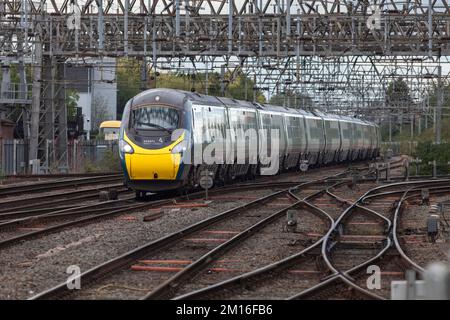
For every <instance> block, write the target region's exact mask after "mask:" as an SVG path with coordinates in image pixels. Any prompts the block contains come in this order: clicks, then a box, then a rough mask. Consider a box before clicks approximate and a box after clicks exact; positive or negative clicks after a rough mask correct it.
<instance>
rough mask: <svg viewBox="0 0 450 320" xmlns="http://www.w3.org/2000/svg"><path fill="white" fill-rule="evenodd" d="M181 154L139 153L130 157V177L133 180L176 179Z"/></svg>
mask: <svg viewBox="0 0 450 320" xmlns="http://www.w3.org/2000/svg"><path fill="white" fill-rule="evenodd" d="M179 165H180V155H179V154H172V153H170V152H169V153H156V154H139V153H135V154H133V156H132V157H130V178H131V179H133V180H174V179H176V177H177V173H178V168H179Z"/></svg>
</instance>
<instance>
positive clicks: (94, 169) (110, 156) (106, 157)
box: [83, 150, 122, 173]
mask: <svg viewBox="0 0 450 320" xmlns="http://www.w3.org/2000/svg"><path fill="white" fill-rule="evenodd" d="M121 169H122V167H121V165H120V158H119V154H118V152H113V151H112V150H105V151H104V153H103V157H102V158H101V159H100V160H98V161H95V162H93V161H90V160H85V162H84V168H83V171H84V172H85V173H99V172H120V171H121Z"/></svg>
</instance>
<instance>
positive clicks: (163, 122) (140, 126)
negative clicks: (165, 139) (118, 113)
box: [131, 106, 180, 131]
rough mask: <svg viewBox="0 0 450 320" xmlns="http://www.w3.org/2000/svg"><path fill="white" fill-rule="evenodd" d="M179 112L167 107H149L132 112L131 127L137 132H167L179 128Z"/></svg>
mask: <svg viewBox="0 0 450 320" xmlns="http://www.w3.org/2000/svg"><path fill="white" fill-rule="evenodd" d="M179 120H180V115H179V111H178V110H176V109H174V108H171V107H166V106H147V107H139V108H136V109H134V110H132V116H131V127H132V128H134V129H135V130H165V131H172V130H175V129H177V128H178V124H179Z"/></svg>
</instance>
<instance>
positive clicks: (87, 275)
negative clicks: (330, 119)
mask: <svg viewBox="0 0 450 320" xmlns="http://www.w3.org/2000/svg"><path fill="white" fill-rule="evenodd" d="M276 184H277V185H278V184H279V183H276ZM288 184H289V187H288V189H284V190H280V191H276V192H273V193H271V194H270V195H267V196H263V197H261V198H258V199H256V200H254V201H251V202H249V203H246V204H243V205H241V206H238V207H236V208H232V209H229V210H226V211H224V212H222V213H220V214H218V215H215V216H213V217H210V218H207V219H204V220H202V221H199V222H197V223H195V224H193V225H190V226H187V227H185V228H183V229H181V230H179V231H177V232H174V233H171V234H169V235H167V236H165V237H162V238H159V239H156V240H153V241H150V242H149V243H147V244H145V245H143V246H141V247H138V248H136V249H134V250H131V251H129V252H127V253H125V254H123V255H121V256H119V257H116V258H113V259H111V260H109V261H107V262H105V263H102V264H100V265H98V266H96V267H94V268H91V269H90V270H87V271H85V272H84V273H82V274H81V275H80V276H79V278H80V280H81V281H82V282H83V283H84V284H86V283H89V282H91V281H94V280H97V279H99V278H101V277H103V276H106V275H107V274H109V273H113V272H115V271H117V270H120V269H121V268H122V267H124V266H126V265H129V264H130V263H131V262H133V261H135V260H138V259H139V258H140V257H142V256H146V255H148V254H149V253H150V252H152V251H155V250H159V249H162V248H164V247H167V246H169V245H171V244H174V243H176V242H177V241H179V240H180V239H182V238H184V237H186V236H188V235H190V234H192V233H194V232H196V231H199V230H201V229H204V228H205V227H208V226H210V225H212V224H214V223H216V222H219V221H222V220H224V219H227V218H230V217H233V216H234V215H236V214H238V213H240V212H242V211H244V210H245V209H247V208H250V207H252V206H254V205H257V204H259V203H261V202H264V201H266V200H269V199H272V198H274V197H276V196H278V195H281V194H283V193H287V190H289V188H290V187H291V185H292V182H289V183H288ZM298 184H299V183H298V182H296V185H298ZM267 185H273V184H270V183H269V184H259V185H256V186H255V184H251V185H244V186H243V189H248V188H249V189H255V188H261V187H266V186H267ZM240 189H241V188H240V187H239V190H240ZM224 190H227V189H226V188H223V189H214V190H212V191H215V192H217V193H219V192H220V193H223V192H224ZM229 191H230V192H236V191H237V190H236V187H234V188H232V189H231V190H229ZM199 194H201V195H203V192H199ZM70 293H71V291H70V290H68V289H67V287H66V284H65V283H61V284H59V285H57V286H55V287H53V288H50V289H48V290H46V291H44V292H41V293H39V294H37V295H35V296H33V297H31V298H30V299H32V300H35V299H49V298H54V297H57V296H61V295H64V294H70Z"/></svg>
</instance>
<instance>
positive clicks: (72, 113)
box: [66, 89, 80, 121]
mask: <svg viewBox="0 0 450 320" xmlns="http://www.w3.org/2000/svg"><path fill="white" fill-rule="evenodd" d="M79 99H80V95H79V94H78V91H77V90H75V89H67V91H66V106H67V119H68V120H69V121H73V120H75V118H76V116H77V107H78V100H79Z"/></svg>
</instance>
